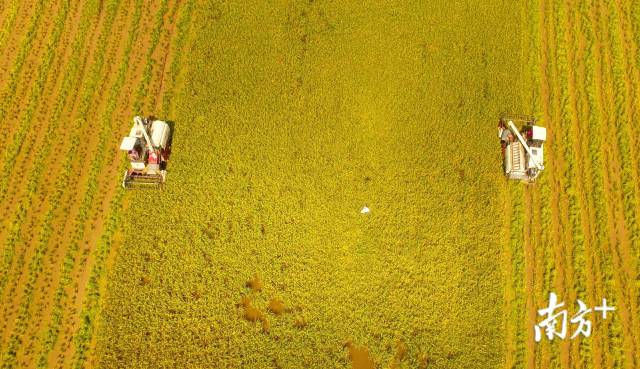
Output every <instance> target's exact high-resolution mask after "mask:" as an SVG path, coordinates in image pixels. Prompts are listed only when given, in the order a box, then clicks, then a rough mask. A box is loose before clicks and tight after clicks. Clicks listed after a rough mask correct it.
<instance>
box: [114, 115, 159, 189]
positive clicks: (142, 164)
mask: <svg viewBox="0 0 640 369" xmlns="http://www.w3.org/2000/svg"><path fill="white" fill-rule="evenodd" d="M120 150H123V151H126V152H127V155H128V157H129V161H130V163H131V167H130V168H129V169H127V170H126V171H125V173H124V178H123V179H122V187H124V188H126V189H130V188H133V187H137V186H142V187H156V188H159V187H161V186H162V185H163V184H164V182H165V181H166V179H167V169H166V167H167V160H168V159H169V154H170V152H171V129H170V127H169V124H167V122H165V121H161V120H155V119H153V118H151V117H149V118H143V117H139V116H136V117H134V118H133V127H132V128H131V131H130V132H129V136H127V137H125V138H123V139H122V143H121V144H120Z"/></svg>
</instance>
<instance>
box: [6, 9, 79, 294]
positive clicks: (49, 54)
mask: <svg viewBox="0 0 640 369" xmlns="http://www.w3.org/2000/svg"><path fill="white" fill-rule="evenodd" d="M68 10H69V9H68V7H66V6H65V7H63V8H61V10H60V12H59V13H58V15H57V16H56V18H55V21H54V22H55V29H54V32H53V33H52V34H51V38H50V40H49V43H48V47H47V51H46V53H45V58H44V60H43V62H42V68H41V69H40V71H39V74H38V77H37V79H36V83H35V85H34V86H33V93H32V95H33V99H32V100H31V101H30V103H29V106H28V108H27V112H26V113H25V115H24V118H23V120H22V123H21V129H20V131H19V132H18V133H17V134H16V137H15V138H14V141H13V142H12V144H11V146H10V147H9V148H8V149H7V151H6V152H5V156H4V162H3V173H11V170H12V169H13V165H14V164H15V159H16V157H17V154H18V151H19V149H20V147H21V143H22V140H23V139H24V136H25V135H26V132H27V130H28V127H29V123H31V120H32V119H33V115H34V113H35V110H36V107H37V104H38V100H39V97H40V96H41V95H42V92H43V90H44V84H45V82H46V80H47V76H48V74H49V70H50V69H51V64H52V63H53V59H54V57H55V49H56V47H57V45H58V41H59V40H60V35H61V33H62V30H63V28H64V23H65V20H66V18H67V14H68ZM37 169H38V170H39V171H41V170H42V168H39V167H38V168H37ZM9 178H10V176H9V175H5V176H2V179H1V180H0V201H2V200H4V198H5V196H6V191H7V186H8V183H9ZM38 179H39V178H37V177H30V178H29V180H28V183H27V193H26V195H25V197H23V199H22V201H21V202H20V205H19V206H18V209H16V212H15V214H14V217H13V223H12V228H11V231H10V233H9V236H8V237H7V241H6V242H5V247H4V257H3V266H2V269H1V270H2V277H0V296H1V295H2V294H3V292H4V288H5V287H6V283H7V280H8V278H9V272H10V269H11V263H12V260H13V256H14V250H15V246H16V243H17V242H19V239H20V235H19V234H20V232H21V229H22V223H23V222H24V220H25V219H26V212H27V210H28V209H29V208H30V206H31V201H32V199H33V196H34V194H35V189H36V185H37V183H38Z"/></svg>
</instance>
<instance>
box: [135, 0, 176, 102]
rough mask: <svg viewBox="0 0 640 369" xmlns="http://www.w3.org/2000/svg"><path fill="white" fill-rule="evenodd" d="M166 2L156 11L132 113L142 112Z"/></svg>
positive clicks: (165, 10)
mask: <svg viewBox="0 0 640 369" xmlns="http://www.w3.org/2000/svg"><path fill="white" fill-rule="evenodd" d="M168 4H169V2H168V0H162V3H161V4H160V9H159V10H158V13H156V16H155V25H154V27H153V31H152V33H151V45H150V46H149V49H148V50H147V54H146V59H147V63H146V65H145V67H144V71H143V72H142V81H141V82H140V85H139V86H138V89H137V90H136V92H135V94H134V103H133V113H134V114H140V113H142V108H143V103H144V101H145V96H146V94H148V93H149V83H150V82H151V78H152V77H153V74H152V73H153V67H154V64H155V62H154V60H153V58H152V57H153V53H154V51H155V50H156V47H157V46H158V43H159V42H160V36H161V34H162V25H163V23H164V16H165V14H166V13H167V11H168V9H169V8H168Z"/></svg>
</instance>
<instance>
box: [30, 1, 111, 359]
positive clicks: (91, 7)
mask: <svg viewBox="0 0 640 369" xmlns="http://www.w3.org/2000/svg"><path fill="white" fill-rule="evenodd" d="M85 6H86V7H85V12H84V13H83V20H82V21H81V30H79V33H78V34H79V36H80V37H83V38H84V34H86V33H87V32H86V30H88V28H89V27H90V26H91V25H92V24H94V23H93V22H95V19H96V15H97V14H98V11H99V10H100V8H101V4H100V2H97V1H96V2H92V3H88V4H86V5H85ZM118 8H119V1H116V0H114V1H111V2H110V3H108V4H106V6H105V8H104V9H105V11H106V13H105V19H104V24H103V28H102V31H101V34H100V37H99V38H98V40H97V45H98V48H97V49H96V52H95V55H94V60H93V64H92V65H93V68H92V69H91V71H90V73H89V74H88V77H87V79H86V81H87V83H86V84H85V86H84V89H83V94H82V97H81V102H80V107H81V108H82V109H83V110H78V116H80V117H83V116H86V114H87V112H88V109H89V107H90V104H89V101H88V100H89V99H90V98H91V96H92V95H93V91H94V90H95V89H96V86H97V84H96V83H95V81H96V80H97V79H100V78H101V75H102V73H101V72H102V65H103V64H104V62H105V59H104V54H105V50H106V42H105V41H106V37H107V36H108V35H109V33H110V30H111V27H112V25H113V22H114V20H115V16H116V14H117V10H118ZM85 15H86V16H85ZM83 43H84V39H82V40H81V41H80V42H77V43H76V44H77V45H82V44H83ZM74 50H76V49H74ZM77 50H78V51H79V50H80V49H77ZM77 66H78V64H75V63H74V64H73V67H74V68H73V69H74V70H77ZM56 111H57V112H59V111H61V110H58V109H56ZM77 122H82V124H78V125H76V127H75V129H74V130H73V132H74V142H72V145H73V146H72V147H70V148H69V150H70V151H69V152H67V153H66V156H65V158H66V159H68V160H72V161H73V160H74V159H75V158H76V152H77V151H78V147H77V146H78V145H79V143H80V141H79V139H78V137H79V135H80V134H81V132H82V131H83V127H86V125H87V122H88V120H86V119H82V118H81V119H79V120H77ZM70 163H71V162H70ZM68 170H71V168H70V167H69V169H68ZM67 190H68V188H67ZM54 201H59V199H58V200H55V199H54ZM87 218H88V216H87V214H86V211H82V210H81V212H80V213H79V214H78V216H77V217H76V228H75V230H74V234H73V236H72V237H73V238H72V240H71V245H70V246H69V249H68V250H67V253H66V254H65V258H64V261H63V266H62V273H61V277H60V281H59V283H58V288H57V289H56V293H55V295H54V304H55V307H54V310H53V312H52V316H53V319H52V321H51V323H50V325H49V327H48V328H47V331H46V333H45V336H43V338H42V346H43V350H42V352H41V353H40V357H39V361H38V366H39V367H47V365H48V359H47V356H48V354H49V352H50V350H51V349H52V348H53V345H54V344H55V342H56V341H57V334H58V329H59V328H58V327H59V324H60V322H61V318H62V315H63V314H62V308H61V307H60V305H59V304H60V302H61V301H62V298H63V297H64V296H65V295H66V294H65V291H64V289H65V286H66V285H67V284H68V282H69V281H70V278H69V274H70V272H71V270H72V268H73V266H74V256H73V255H75V253H73V252H72V251H70V250H74V249H77V248H78V246H77V243H78V242H79V240H80V239H79V238H81V237H82V235H81V233H82V232H83V231H84V222H85V221H86V219H87Z"/></svg>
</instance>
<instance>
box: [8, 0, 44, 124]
mask: <svg viewBox="0 0 640 369" xmlns="http://www.w3.org/2000/svg"><path fill="white" fill-rule="evenodd" d="M45 3H46V2H45V1H38V2H37V5H36V8H35V9H34V12H33V14H32V17H31V22H30V23H29V26H28V28H27V32H26V34H25V35H24V38H23V39H22V42H21V44H20V49H19V51H18V54H17V56H16V60H15V61H14V64H13V67H12V68H11V72H9V81H8V82H7V85H6V86H5V87H4V89H3V90H2V94H1V95H0V96H2V98H1V99H0V118H2V119H6V115H7V108H8V107H9V106H11V104H13V101H14V100H15V98H16V94H15V92H16V87H17V85H18V81H19V78H20V71H21V70H22V67H23V66H24V63H25V61H26V60H27V57H28V56H29V54H30V53H31V52H32V50H33V42H34V40H35V39H36V36H37V35H38V32H39V31H41V28H40V21H41V20H42V18H43V15H44V13H45V7H44V6H45Z"/></svg>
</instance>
